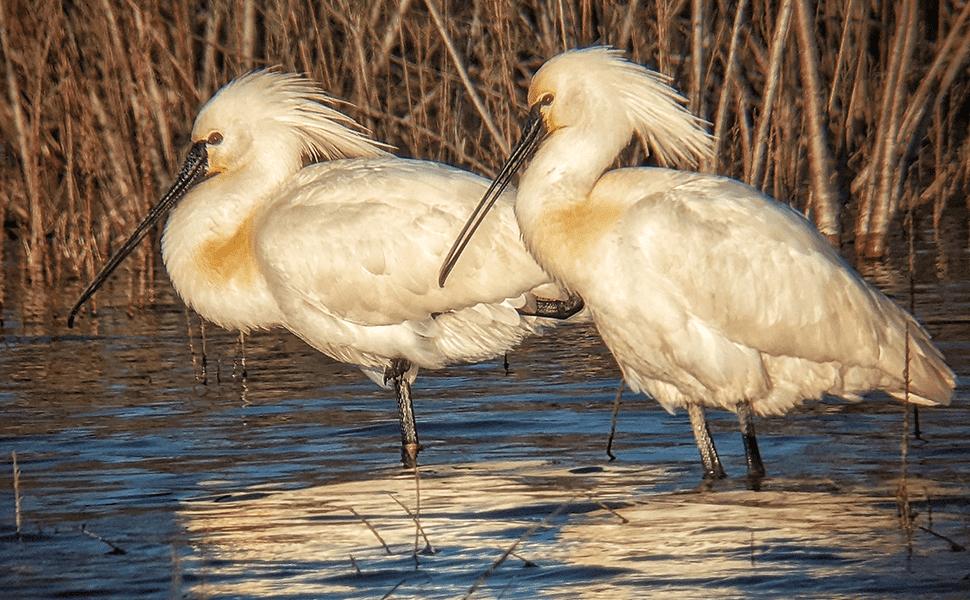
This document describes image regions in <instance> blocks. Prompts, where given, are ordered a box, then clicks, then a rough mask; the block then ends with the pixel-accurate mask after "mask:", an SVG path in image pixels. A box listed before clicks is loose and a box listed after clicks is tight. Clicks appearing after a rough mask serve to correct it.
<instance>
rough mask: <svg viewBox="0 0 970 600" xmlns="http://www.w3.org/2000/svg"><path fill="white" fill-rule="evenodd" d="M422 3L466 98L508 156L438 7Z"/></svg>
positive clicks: (432, 0)
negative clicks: (466, 94) (432, 21)
mask: <svg viewBox="0 0 970 600" xmlns="http://www.w3.org/2000/svg"><path fill="white" fill-rule="evenodd" d="M424 3H425V6H427V7H428V12H429V13H431V17H432V18H433V19H434V24H435V27H437V29H438V33H439V34H440V35H441V40H442V41H443V42H444V44H445V47H446V48H447V49H448V54H449V55H450V56H451V59H452V60H453V61H454V63H455V68H456V69H458V75H459V76H460V77H461V82H462V84H464V86H465V89H466V90H467V91H468V96H469V98H471V101H472V104H474V105H475V109H476V110H477V111H478V114H479V115H480V116H481V118H482V121H483V122H484V123H485V126H486V127H488V131H489V132H490V133H491V134H492V139H493V140H494V141H495V143H496V144H498V147H499V148H501V149H502V153H503V154H504V155H505V156H508V155H509V150H510V149H509V144H508V142H507V141H506V140H505V138H504V137H503V136H502V134H500V133H499V131H498V127H496V126H495V123H494V122H492V116H491V115H490V114H489V112H488V111H487V110H486V109H485V105H484V104H482V101H481V99H480V98H479V97H478V92H477V91H476V90H475V86H474V85H473V84H472V82H471V79H469V77H468V71H467V70H466V69H465V65H464V64H463V63H462V60H461V57H460V56H458V51H457V50H456V49H455V45H454V44H453V43H452V41H451V37H450V36H449V35H448V32H447V31H446V30H445V26H444V23H443V22H442V20H441V13H439V12H438V7H437V6H436V5H435V0H425V2H424Z"/></svg>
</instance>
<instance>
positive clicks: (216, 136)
mask: <svg viewBox="0 0 970 600" xmlns="http://www.w3.org/2000/svg"><path fill="white" fill-rule="evenodd" d="M206 143H207V144H209V145H210V146H218V145H219V144H221V143H222V134H221V133H219V132H218V131H213V132H212V133H210V134H209V138H208V139H207V140H206Z"/></svg>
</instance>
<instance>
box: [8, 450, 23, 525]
mask: <svg viewBox="0 0 970 600" xmlns="http://www.w3.org/2000/svg"><path fill="white" fill-rule="evenodd" d="M10 454H12V455H13V496H14V506H15V507H16V514H17V539H18V540H19V539H20V525H21V519H20V469H19V468H18V467H17V451H16V450H13V451H11V452H10Z"/></svg>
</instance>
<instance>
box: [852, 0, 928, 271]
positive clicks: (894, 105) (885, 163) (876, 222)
mask: <svg viewBox="0 0 970 600" xmlns="http://www.w3.org/2000/svg"><path fill="white" fill-rule="evenodd" d="M915 33H916V1H915V0H906V2H905V3H904V4H902V5H900V6H898V7H897V20H896V33H895V36H894V39H893V46H892V50H891V53H890V55H889V63H888V66H887V69H886V71H887V73H886V78H885V80H884V82H883V88H882V100H881V103H880V110H879V122H878V129H877V130H876V139H875V143H874V146H875V154H874V155H873V156H872V159H871V160H870V162H869V165H868V181H867V185H866V189H865V192H864V196H863V198H862V204H861V206H860V208H859V215H858V218H857V220H856V225H855V237H856V252H857V254H859V255H860V256H864V257H867V258H878V257H881V256H882V255H883V254H884V253H885V246H884V240H885V232H886V230H887V229H888V226H889V218H890V214H891V212H892V206H893V204H894V201H893V198H894V197H897V196H898V193H899V192H898V189H899V186H898V185H896V184H897V182H898V181H899V179H898V176H899V175H900V174H899V173H898V172H897V170H896V168H897V167H898V160H899V155H898V150H897V145H896V143H895V142H896V139H897V135H898V133H899V120H900V118H901V114H900V112H901V110H902V105H903V100H904V98H905V91H904V88H905V85H906V81H905V80H904V77H905V75H906V74H907V73H908V72H909V68H910V64H911V61H912V53H913V50H914V41H915Z"/></svg>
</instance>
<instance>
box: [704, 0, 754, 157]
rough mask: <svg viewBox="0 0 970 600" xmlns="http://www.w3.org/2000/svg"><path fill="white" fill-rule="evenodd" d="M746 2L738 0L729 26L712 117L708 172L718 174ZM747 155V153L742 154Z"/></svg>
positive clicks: (736, 67)
mask: <svg viewBox="0 0 970 600" xmlns="http://www.w3.org/2000/svg"><path fill="white" fill-rule="evenodd" d="M747 5H748V0H740V1H739V2H738V5H737V7H736V8H735V12H734V23H733V25H732V26H731V41H730V42H729V45H728V53H727V59H726V61H725V64H724V80H723V81H722V82H721V93H720V98H719V99H718V102H717V112H716V116H715V117H714V144H715V146H714V163H713V164H711V165H709V166H708V170H709V171H710V172H714V173H717V172H720V169H721V148H722V147H723V145H724V135H725V127H726V121H727V111H728V104H729V102H730V97H731V92H732V91H733V90H734V89H735V87H736V85H737V83H736V81H737V76H738V42H739V40H740V37H741V27H742V23H743V20H742V17H743V15H744V11H745V8H746V7H747ZM744 154H745V155H747V154H748V152H747V151H745V152H744Z"/></svg>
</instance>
